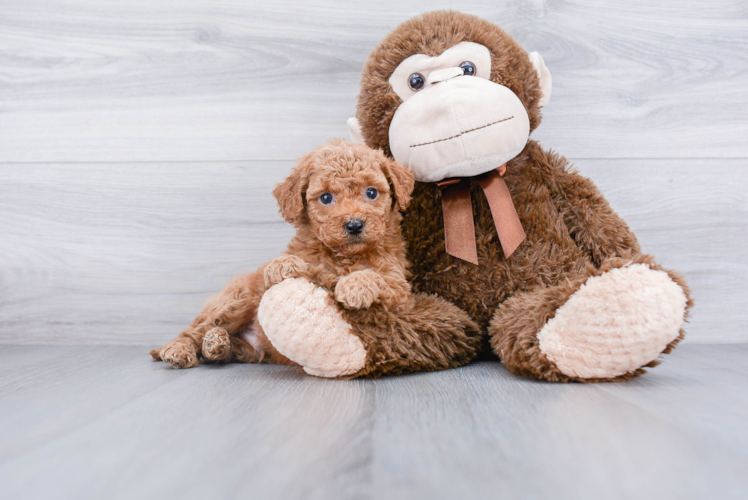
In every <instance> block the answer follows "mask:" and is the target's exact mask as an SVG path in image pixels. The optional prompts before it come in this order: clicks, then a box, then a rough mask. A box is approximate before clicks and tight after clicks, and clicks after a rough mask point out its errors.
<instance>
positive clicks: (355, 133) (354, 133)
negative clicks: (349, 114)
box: [346, 118, 366, 144]
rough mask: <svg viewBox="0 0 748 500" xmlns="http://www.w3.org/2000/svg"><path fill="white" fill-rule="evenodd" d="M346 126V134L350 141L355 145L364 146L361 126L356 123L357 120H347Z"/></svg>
mask: <svg viewBox="0 0 748 500" xmlns="http://www.w3.org/2000/svg"><path fill="white" fill-rule="evenodd" d="M346 123H347V124H348V133H349V134H350V136H351V141H350V142H353V143H356V144H366V141H364V136H363V135H361V125H360V124H359V123H358V118H348V121H347V122H346Z"/></svg>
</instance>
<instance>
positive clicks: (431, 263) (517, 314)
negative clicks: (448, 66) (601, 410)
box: [356, 11, 692, 382]
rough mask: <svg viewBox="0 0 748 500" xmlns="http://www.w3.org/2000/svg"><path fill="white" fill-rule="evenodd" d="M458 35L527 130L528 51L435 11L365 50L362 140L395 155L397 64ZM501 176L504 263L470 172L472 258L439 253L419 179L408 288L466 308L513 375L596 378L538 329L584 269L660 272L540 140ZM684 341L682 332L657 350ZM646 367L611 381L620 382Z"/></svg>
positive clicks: (437, 232) (411, 215) (409, 233)
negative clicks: (506, 204) (512, 232)
mask: <svg viewBox="0 0 748 500" xmlns="http://www.w3.org/2000/svg"><path fill="white" fill-rule="evenodd" d="M463 41H469V42H476V43H479V44H482V45H484V46H486V47H487V48H488V49H489V51H490V52H491V63H492V67H491V80H492V81H494V82H496V83H499V84H501V85H504V86H506V87H508V88H509V89H511V90H512V91H513V92H514V93H515V94H516V95H517V96H518V97H519V99H520V100H521V101H522V103H523V104H524V106H525V109H526V110H527V112H528V115H529V117H530V125H531V130H534V129H535V128H536V127H537V126H538V125H539V124H540V120H541V116H540V108H539V106H538V103H539V101H540V98H541V91H540V88H539V79H538V76H537V73H536V70H535V69H534V68H533V65H532V64H531V62H530V60H529V58H528V54H527V52H525V50H524V49H522V47H520V46H519V44H517V42H516V41H515V40H514V39H513V38H512V37H511V36H509V35H508V34H506V33H505V32H504V31H502V30H501V29H500V28H498V27H497V26H495V25H494V24H492V23H490V22H488V21H485V20H483V19H480V18H478V17H475V16H471V15H466V14H461V13H458V12H453V11H439V12H431V13H427V14H423V15H421V16H418V17H415V18H413V19H411V20H409V21H406V22H404V23H403V24H401V25H400V26H398V27H397V28H395V29H394V30H393V31H392V32H391V33H390V34H388V35H387V36H386V37H385V38H384V39H383V40H382V41H381V42H380V43H379V44H378V45H377V47H376V48H375V49H374V51H373V52H372V53H371V55H370V56H369V59H368V60H367V62H366V65H365V66H364V70H363V74H362V76H361V93H360V95H359V101H358V107H357V112H356V115H357V118H358V120H359V123H360V125H361V132H362V135H363V137H364V139H365V140H366V143H367V144H368V145H370V146H371V147H374V148H380V149H382V150H383V151H384V152H386V153H387V154H388V155H390V156H391V153H390V149H389V131H390V122H391V121H392V117H393V115H394V113H395V111H396V110H397V108H398V106H399V105H400V104H401V103H402V100H401V99H400V98H399V97H398V96H397V94H395V92H394V91H393V89H392V87H391V86H390V84H389V82H388V80H389V78H390V76H391V75H392V73H393V71H394V70H395V68H396V67H397V66H398V65H399V64H400V63H401V62H402V61H403V60H404V59H406V58H408V57H409V56H411V55H414V54H418V53H421V54H427V55H430V56H436V55H439V54H440V53H442V52H443V51H444V50H446V49H448V48H450V47H452V46H454V45H456V44H457V43H459V42H463ZM504 179H505V180H506V182H507V185H508V187H509V190H510V192H511V194H512V198H513V201H514V204H515V206H516V207H517V211H518V214H519V217H520V219H521V221H522V225H523V227H524V229H525V231H526V233H527V239H526V240H525V241H524V242H523V243H522V245H520V247H519V248H518V249H517V251H516V252H515V253H514V254H513V255H512V256H511V258H510V259H506V258H505V257H504V254H503V252H502V249H501V245H500V244H499V240H498V236H497V234H496V229H495V226H494V222H493V219H492V216H491V212H490V209H489V206H488V204H487V202H486V199H485V196H484V195H483V192H482V190H481V189H480V187H479V186H478V184H477V182H476V181H475V179H472V180H471V195H472V205H473V213H474V219H475V229H476V231H475V232H476V235H477V246H478V259H479V262H480V264H479V265H478V266H475V265H472V264H470V263H467V262H464V261H461V260H459V259H457V258H454V257H452V256H450V255H448V254H447V253H446V252H445V244H444V222H443V217H442V205H441V193H440V190H439V188H438V187H437V186H436V185H435V184H431V183H418V182H417V183H416V187H415V191H414V193H413V199H412V201H411V205H410V207H409V209H408V210H407V211H406V213H405V218H404V221H403V236H404V239H405V241H406V243H407V247H408V258H409V260H410V261H411V262H412V263H413V267H412V268H411V270H412V279H411V283H412V284H413V288H414V290H415V291H417V292H426V293H436V294H438V295H439V296H440V297H443V298H445V299H447V300H448V301H449V302H451V303H453V304H455V305H457V306H459V307H460V308H461V309H462V310H464V311H466V312H467V313H468V314H469V316H470V317H472V318H473V319H475V320H476V321H477V323H478V324H479V325H480V327H481V329H482V330H484V331H487V332H488V335H489V337H490V344H491V346H492V348H493V351H494V352H495V354H497V355H498V356H499V357H500V358H501V360H502V362H503V363H504V364H505V365H506V366H507V368H508V369H509V370H510V371H512V372H514V373H517V374H521V375H525V376H529V377H534V378H540V379H545V380H550V381H569V380H580V381H586V382H589V381H600V380H601V379H594V380H590V379H586V380H585V379H579V378H575V377H570V376H567V375H564V374H562V373H561V372H560V371H559V369H558V368H557V367H556V366H555V365H554V364H553V363H552V362H551V361H549V360H548V359H547V358H546V356H545V355H544V354H543V353H542V352H541V351H540V349H539V346H538V337H537V334H538V332H539V331H540V330H541V329H542V328H543V326H544V325H545V324H546V322H547V321H548V320H549V319H550V318H552V317H553V316H554V315H555V313H556V311H557V309H558V308H559V307H560V306H561V305H563V304H564V303H566V301H567V300H568V299H569V297H570V296H571V295H572V294H573V293H574V292H576V291H577V290H579V288H580V287H581V286H582V284H583V283H585V281H586V280H587V279H588V278H589V277H591V276H598V275H600V274H602V273H603V272H604V271H606V270H610V269H613V268H618V267H623V266H624V265H626V264H628V263H632V262H633V263H640V262H641V263H646V264H648V265H649V266H650V267H651V268H652V269H658V270H659V269H661V268H660V267H659V266H657V265H656V264H654V261H653V259H652V257H650V256H646V255H642V254H641V251H640V248H639V244H638V243H637V240H636V237H635V236H634V234H633V233H632V232H631V230H630V229H629V228H628V226H627V225H626V223H625V222H624V221H623V220H621V219H620V218H619V217H618V215H617V214H616V213H615V212H614V211H613V210H612V209H611V207H610V206H609V204H608V202H607V201H606V200H605V198H604V197H603V196H602V195H601V194H600V192H599V191H598V190H597V188H596V187H595V185H594V184H593V183H592V182H591V181H589V180H588V179H586V178H584V177H581V176H580V175H578V174H577V173H576V172H575V171H574V170H573V169H572V168H571V167H570V165H569V163H568V162H567V160H566V159H565V158H563V157H561V156H559V155H558V154H556V153H553V152H550V151H546V150H543V149H542V148H541V147H540V145H539V144H538V143H537V142H535V141H532V140H531V141H529V142H528V143H527V146H526V147H525V149H524V151H523V152H522V153H521V154H520V155H519V156H517V157H516V158H515V159H513V160H512V161H510V162H509V163H508V165H507V174H506V176H505V177H504ZM667 273H668V275H669V276H670V277H671V279H672V280H673V281H674V282H675V283H677V284H678V285H680V286H681V287H682V288H683V290H684V293H685V294H686V297H687V299H688V300H687V307H688V308H690V307H691V305H692V301H691V299H690V296H689V291H688V288H687V286H686V284H685V281H684V280H683V278H682V277H681V276H680V275H678V274H676V273H674V272H672V271H667ZM682 337H683V332H682V330H681V334H680V336H679V338H678V339H676V340H674V341H673V342H672V343H671V344H670V345H668V346H667V348H666V349H665V351H664V352H665V353H667V352H669V351H670V350H671V349H672V348H673V347H674V346H675V345H676V344H677V343H678V341H679V340H680V339H681V338H682ZM655 364H656V361H654V362H652V363H650V364H648V365H647V366H653V365H655ZM643 371H644V370H643V369H638V370H636V371H635V372H630V373H626V374H624V375H621V376H619V377H615V378H614V379H611V380H625V379H628V378H631V377H634V376H636V375H638V374H640V373H642V372H643ZM603 380H608V379H603Z"/></svg>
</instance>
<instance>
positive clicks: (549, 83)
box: [530, 52, 553, 108]
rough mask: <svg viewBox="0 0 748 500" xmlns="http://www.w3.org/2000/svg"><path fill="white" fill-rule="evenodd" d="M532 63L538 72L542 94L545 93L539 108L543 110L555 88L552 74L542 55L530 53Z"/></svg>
mask: <svg viewBox="0 0 748 500" xmlns="http://www.w3.org/2000/svg"><path fill="white" fill-rule="evenodd" d="M530 62H532V65H533V66H535V71H537V72H538V79H539V80H540V92H542V93H543V96H542V97H541V98H540V102H539V103H538V106H540V107H541V108H542V107H543V106H545V105H546V104H548V101H550V100H551V88H552V87H553V80H552V78H551V72H550V71H548V68H547V67H546V65H545V62H544V61H543V58H542V57H540V54H538V53H537V52H531V53H530Z"/></svg>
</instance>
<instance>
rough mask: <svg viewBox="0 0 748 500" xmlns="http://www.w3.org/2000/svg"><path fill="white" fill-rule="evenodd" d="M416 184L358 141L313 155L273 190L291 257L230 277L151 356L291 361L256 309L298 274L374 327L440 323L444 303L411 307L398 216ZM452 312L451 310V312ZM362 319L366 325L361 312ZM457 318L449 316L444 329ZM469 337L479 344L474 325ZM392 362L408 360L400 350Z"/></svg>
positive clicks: (174, 361)
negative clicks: (289, 231) (290, 228)
mask: <svg viewBox="0 0 748 500" xmlns="http://www.w3.org/2000/svg"><path fill="white" fill-rule="evenodd" d="M413 185H414V181H413V176H412V174H411V173H410V171H409V170H407V169H406V168H404V167H402V166H400V165H399V164H397V163H396V162H394V161H393V160H391V159H389V158H387V157H386V156H385V155H384V154H382V152H380V151H375V150H372V149H370V148H368V147H367V146H364V145H361V144H350V143H346V142H343V141H335V142H332V143H329V144H327V145H324V146H321V147H319V148H317V149H316V150H314V151H312V152H311V153H309V154H307V155H306V156H304V157H303V158H301V160H300V161H299V163H298V166H297V167H296V168H295V169H294V170H293V172H292V173H291V175H290V176H289V177H288V178H287V179H286V180H285V181H284V182H283V183H281V184H279V185H278V186H277V187H276V188H275V190H274V191H273V195H274V196H275V197H276V199H277V200H278V204H279V206H280V211H281V215H282V216H283V217H284V218H285V219H286V221H288V222H290V223H292V224H294V225H295V227H296V229H297V232H296V236H295V237H294V238H293V240H292V241H291V243H290V244H289V246H288V249H287V251H286V253H285V254H284V255H282V256H280V257H278V258H276V259H274V260H273V261H271V262H269V263H268V264H265V265H264V266H262V267H261V268H260V269H258V270H257V271H255V272H253V273H249V274H246V275H244V276H240V277H237V278H235V279H234V280H232V281H231V282H230V283H229V285H228V286H227V287H226V288H225V289H224V290H223V291H222V292H221V293H219V294H218V295H216V296H214V297H212V298H211V299H209V300H208V302H207V303H206V305H205V307H204V308H203V310H202V312H201V313H200V315H199V316H198V317H197V318H195V320H194V321H193V322H192V324H191V325H190V326H189V327H188V328H187V329H185V330H184V331H183V332H182V333H181V334H180V335H179V336H178V337H177V338H175V339H174V340H172V341H171V342H169V343H168V344H166V345H165V346H163V347H161V348H160V349H154V350H153V351H151V355H152V356H153V358H154V359H156V360H163V361H165V362H167V363H169V364H171V365H172V366H174V367H176V368H190V367H193V366H197V365H198V364H199V359H200V358H201V357H202V358H203V359H205V360H206V361H208V362H216V363H222V362H229V361H237V362H260V361H268V362H274V363H282V364H293V363H292V362H291V361H290V360H289V359H288V358H286V357H284V356H283V355H282V354H280V353H279V352H278V351H277V350H276V349H275V348H274V347H273V346H272V345H271V343H270V342H269V341H268V339H267V337H266V336H265V334H264V332H263V331H262V328H261V327H260V325H259V323H258V321H257V309H258V306H259V303H260V300H261V298H262V295H263V293H264V292H265V291H266V290H267V289H268V288H269V287H271V286H272V285H274V284H276V283H279V282H281V281H283V280H284V279H287V278H294V277H303V278H306V279H308V280H309V281H311V282H312V283H314V284H316V285H318V286H320V287H322V288H324V289H326V290H328V291H329V292H330V294H331V295H332V296H334V298H335V300H336V301H337V302H338V303H339V304H340V305H341V306H342V307H343V308H344V309H346V310H348V311H349V312H350V314H352V315H353V317H356V315H357V314H356V311H359V310H362V309H367V310H368V309H369V308H372V311H373V313H372V314H373V315H374V317H375V318H379V319H375V320H374V321H373V322H372V321H370V322H369V323H371V324H372V325H374V324H376V323H377V322H379V323H381V322H382V318H381V316H382V315H384V316H387V317H389V318H390V319H391V320H392V321H390V323H393V322H394V323H397V322H398V319H399V321H400V322H403V321H405V322H406V323H408V324H413V322H414V320H415V323H416V324H417V318H411V317H410V316H413V315H415V316H419V315H421V314H424V313H425V314H426V315H428V316H430V317H431V318H432V319H433V314H434V312H435V311H437V310H440V309H441V310H443V309H444V308H443V306H444V305H445V304H440V303H439V300H438V299H436V298H433V297H419V298H418V300H417V301H416V302H414V297H413V295H412V294H411V290H410V284H409V283H408V277H409V276H408V271H407V267H408V262H407V261H406V259H405V246H404V244H403V242H402V240H401V234H400V221H401V220H402V216H401V214H400V212H399V210H404V209H405V208H406V207H407V205H408V203H409V201H410V193H411V192H412V190H413ZM351 221H359V222H360V226H361V227H358V228H354V230H353V231H351V230H350V228H349V229H346V225H348V224H349V223H350V222H351ZM414 304H415V310H416V311H415V312H414ZM450 312H452V311H450V310H449V308H448V307H447V310H446V311H445V313H446V314H447V316H449V314H450ZM358 317H359V320H360V321H361V322H362V323H366V321H365V320H363V319H362V317H361V316H360V314H359V316H358ZM402 318H406V319H405V320H403V319H402ZM450 320H451V318H447V319H445V321H446V322H447V323H449V321H450ZM461 321H462V322H468V323H471V322H470V321H469V320H468V319H467V318H462V316H461V315H460V314H457V317H456V318H454V321H453V322H454V323H455V324H458V323H460V322H461ZM394 323H393V324H394ZM372 328H373V327H372V326H371V325H370V326H369V327H368V328H366V327H364V328H363V330H362V331H360V332H359V333H360V334H361V336H362V337H363V338H364V339H367V332H368V333H369V335H368V337H372V331H373V330H372ZM409 328H411V329H412V327H409ZM460 331H462V329H461V328H460ZM472 331H473V334H474V337H475V339H476V340H475V341H474V343H475V344H476V348H477V327H476V328H472ZM410 333H413V332H410ZM432 335H433V333H432ZM411 336H413V337H414V338H412V339H409V340H408V341H407V342H405V344H409V343H414V342H418V339H417V338H415V336H414V335H411ZM375 337H376V335H375ZM380 337H381V335H380ZM368 340H371V338H369V339H368ZM380 340H381V339H380ZM400 343H402V342H400ZM367 344H369V345H373V344H376V342H370V341H369V342H367ZM395 344H397V342H396V343H395ZM392 350H393V348H392V346H389V347H383V346H380V348H376V347H373V348H372V356H373V357H374V358H376V360H375V361H374V363H377V364H378V365H381V364H382V359H381V358H382V352H390V351H392ZM394 350H395V351H397V349H394ZM405 350H406V351H407V350H409V349H408V347H405ZM391 357H395V358H397V359H402V358H403V356H402V355H401V354H399V353H396V355H395V356H391ZM420 363H421V365H423V364H424V363H427V361H425V360H420ZM447 366H449V363H447V364H446V365H445V366H444V367H447ZM398 367H399V365H398ZM421 369H423V366H421ZM392 370H397V371H403V368H402V367H399V368H392V367H391V368H390V369H389V371H392ZM365 371H366V375H369V376H371V375H372V373H375V372H378V371H379V372H384V371H387V370H384V371H383V370H382V369H379V370H378V371H377V369H374V368H372V367H371V366H368V367H367V369H366V370H365Z"/></svg>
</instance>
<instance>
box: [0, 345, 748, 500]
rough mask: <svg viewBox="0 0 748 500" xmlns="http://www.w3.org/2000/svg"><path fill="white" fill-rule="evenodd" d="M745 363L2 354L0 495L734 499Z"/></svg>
mask: <svg viewBox="0 0 748 500" xmlns="http://www.w3.org/2000/svg"><path fill="white" fill-rule="evenodd" d="M746 360H748V346H724V345H722V346H709V345H698V346H696V345H690V346H689V345H686V346H682V347H681V348H680V349H678V350H677V351H675V352H674V354H672V355H670V356H668V359H667V361H666V362H665V363H664V364H663V365H661V366H659V367H657V368H656V369H654V370H652V371H651V372H650V373H649V374H647V375H646V376H645V377H642V378H639V379H636V380H634V381H630V382H627V383H622V384H596V385H581V384H548V383H540V382H535V381H530V380H526V379H522V378H518V377H514V376H512V375H510V374H509V373H507V372H506V370H504V368H503V367H501V365H499V364H498V363H491V362H482V363H476V364H473V365H471V366H468V367H464V368H461V369H456V370H449V371H445V372H438V373H430V374H416V375H409V376H405V377H392V378H384V379H380V380H367V381H363V380H356V381H330V380H322V379H316V378H313V377H309V376H306V375H302V374H299V373H297V372H295V371H294V370H293V369H292V368H290V367H281V366H271V365H236V364H235V365H225V366H210V365H203V366H200V367H198V368H195V369H192V370H182V371H177V370H174V369H172V368H170V367H165V366H164V365H163V364H162V363H157V362H153V361H151V360H150V359H149V357H148V356H147V354H146V352H145V350H144V349H142V348H138V347H134V348H133V347H85V348H71V347H60V346H4V347H3V348H2V349H0V367H3V366H5V365H6V362H9V363H12V364H13V365H14V369H13V370H6V371H2V369H1V368H0V443H1V444H2V446H0V450H2V453H0V481H1V482H2V484H3V494H4V495H5V496H7V497H8V498H17V499H27V498H28V499H31V498H78V499H82V500H85V499H89V498H112V499H119V498H122V499H131V498H139V499H151V498H154V499H155V498H165V497H174V498H184V499H192V498H200V499H204V498H214V499H224V498H263V499H275V498H278V499H289V500H292V499H297V498H304V499H325V500H327V499H329V500H336V499H350V498H359V499H373V498H393V499H401V498H402V499H453V498H471V499H484V498H485V499H488V498H491V499H493V498H502V499H507V500H513V499H520V498H551V497H552V498H557V499H561V500H565V499H579V498H595V499H603V500H608V499H611V500H613V499H630V498H637V499H642V500H646V499H650V498H651V499H658V500H667V499H679V500H681V499H687V500H688V499H703V498H720V499H727V500H732V499H743V498H745V494H746V492H748V480H747V479H746V478H747V477H748V474H746V473H747V472H748V451H747V450H748V434H746V430H745V426H744V425H742V423H743V422H744V421H745V417H746V414H748V413H747V412H748V393H747V392H746V391H745V389H744V387H745V384H746V383H748V376H746V373H748V362H747V361H746Z"/></svg>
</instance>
